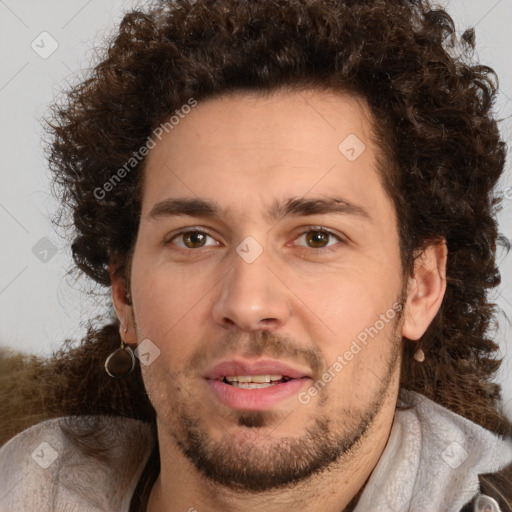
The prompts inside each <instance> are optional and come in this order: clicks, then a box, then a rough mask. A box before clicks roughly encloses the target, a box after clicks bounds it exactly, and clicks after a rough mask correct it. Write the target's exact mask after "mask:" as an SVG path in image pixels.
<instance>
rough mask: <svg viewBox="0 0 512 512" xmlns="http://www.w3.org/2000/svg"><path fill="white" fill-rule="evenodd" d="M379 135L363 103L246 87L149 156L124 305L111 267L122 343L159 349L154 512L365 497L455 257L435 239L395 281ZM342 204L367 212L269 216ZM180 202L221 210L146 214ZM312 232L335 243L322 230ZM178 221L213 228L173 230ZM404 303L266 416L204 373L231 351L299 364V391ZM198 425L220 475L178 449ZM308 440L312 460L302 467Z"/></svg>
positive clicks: (152, 368) (204, 108)
mask: <svg viewBox="0 0 512 512" xmlns="http://www.w3.org/2000/svg"><path fill="white" fill-rule="evenodd" d="M371 126H372V117H371V114H370V112H369V110H368V108H367V106H366V104H365V103H364V102H363V101H361V100H357V99H355V98H354V97H351V96H348V95H345V94H341V93H326V92H318V91H313V90H308V91H303V92H300V93H297V92H293V93H292V92H284V91H281V92H277V93H272V94H271V95H269V96H268V97H261V96H256V95H250V94H248V93H243V94H242V93H240V94H233V95H230V96H224V97H221V98H216V99H214V100H210V101H206V102H200V103H199V104H198V106H197V107H195V108H194V109H193V110H192V112H191V113H189V114H188V115H187V116H186V117H185V118H184V119H182V120H181V122H180V124H179V125H177V126H176V127H175V128H174V130H172V131H171V132H170V133H169V134H167V135H165V136H164V138H163V139H162V140H161V141H160V142H158V143H157V145H156V147H155V148H154V149H153V150H151V152H150V154H149V155H148V157H147V160H146V168H145V179H144V187H143V201H142V213H141V219H140V226H139V231H138V235H137V240H136V244H135V249H134V254H133V260H132V265H131V274H130V277H131V282H130V294H131V304H129V303H127V301H126V299H125V297H124V293H123V282H122V280H121V279H120V278H118V277H114V273H113V272H112V276H113V278H112V294H113V300H114V306H115V309H116V312H117V314H118V316H119V318H120V320H121V323H122V325H121V334H122V337H123V339H124V340H125V341H126V342H127V343H129V344H131V345H132V346H135V345H136V344H137V343H140V342H141V341H142V340H145V339H149V340H151V342H152V343H153V344H154V345H155V346H156V347H158V349H159V350H160V354H159V356H158V357H157V358H156V359H155V360H154V361H153V362H152V363H151V364H150V365H148V366H146V365H141V366H142V372H143V378H144V383H145V386H146V389H147V392H148V395H149V397H150V400H151V401H152V403H153V405H154V407H155V410H156V412H157V426H158V439H159V446H160V457H161V472H160V475H159V477H158V480H157V481H156V483H155V485H154V487H153V489H152V492H151V496H150V501H149V505H148V510H149V511H150V512H157V511H164V510H166V511H169V510H184V511H185V510H194V509H195V510H197V511H199V512H201V511H202V510H208V511H240V510H253V511H259V510H265V511H270V512H277V511H284V510H290V508H291V507H296V506H298V505H300V507H301V510H302V511H304V512H313V511H320V510H321V511H322V512H325V511H333V512H334V511H337V512H339V511H341V510H345V509H346V507H347V506H348V505H349V503H350V502H351V500H353V499H354V497H356V498H355V499H357V495H358V492H360V491H361V490H362V489H363V487H364V485H365V482H366V481H367V480H368V478H369V476H370V475H371V472H372V470H373V469H374V467H375V466H376V464H377V462H378V460H379V458H380V456H381V454H382V452H383V450H384V448H385V446H386V442H387V439H388V436H389V433H390V430H391V427H392V422H393V417H394V412H395V406H396V401H397V395H398V390H399V369H400V362H401V345H402V343H403V342H402V337H406V338H408V339H409V340H417V339H419V338H420V337H421V335H422V334H423V333H424V332H425V330H426V329H427V327H428V325H429V324H430V322H431V321H432V319H433V318H434V316H435V314H436V313H437V311H438V310H439V307H440V305H441V302H442V298H443V295H444V292H445V286H446V258H447V252H446V245H445V244H444V243H440V244H437V245H432V246H430V247H428V248H427V249H426V250H425V251H424V252H423V253H422V254H419V255H417V259H416V264H415V270H414V275H413V276H410V277H407V278H404V277H403V272H402V267H401V260H400V251H399V239H398V232H397V228H396V215H395V210H394V207H393V204H392V202H391V200H390V199H389V197H388V196H387V195H386V193H385V191H384V189H383V188H382V185H381V181H380V179H379V175H378V173H377V169H376V159H377V155H378V148H377V146H376V145H375V143H374V142H373V141H372V132H371ZM349 134H355V135H357V137H358V138H359V139H360V140H361V141H363V143H364V144H365V150H364V151H363V152H362V153H361V154H360V155H359V156H358V158H356V159H355V160H354V161H349V159H347V158H346V157H345V156H344V154H342V152H340V151H339V149H338V146H339V144H340V142H342V141H343V140H344V139H345V138H346V137H347V136H348V135H349ZM332 197H338V198H343V199H344V200H345V201H347V202H349V203H351V204H353V205H357V206H359V207H361V208H362V209H364V210H365V211H366V212H367V216H364V215H357V214H353V213H347V212H345V213H321V214H320V213H315V214H308V215H300V216H293V215H287V216H285V217H282V218H270V216H269V215H268V212H269V211H270V209H271V207H272V205H273V204H274V202H275V201H281V202H285V201H286V200H288V199H289V198H303V199H326V198H332ZM177 198H180V199H194V198H196V199H197V198H200V199H204V200H209V201H215V202H216V204H217V205H218V206H219V208H220V210H221V212H220V213H219V215H216V216H214V217H206V216H190V215H177V216H176V215H174V216H169V215H159V216H152V215H151V211H152V210H154V207H155V205H157V204H158V203H160V202H162V201H165V200H167V199H177ZM320 227H321V228H322V229H327V230H330V231H331V232H332V233H334V235H333V236H325V235H322V234H319V233H317V231H318V229H319V228H320ZM184 228H187V229H189V230H192V231H194V230H196V231H202V232H203V233H206V234H207V235H208V236H207V237H206V236H202V235H201V234H197V233H196V234H195V235H193V236H195V238H184V237H183V234H182V236H178V233H179V232H180V231H181V230H183V229H184ZM248 236H250V237H252V238H253V239H255V240H256V241H257V242H258V244H259V245H260V246H261V248H262V253H261V254H260V255H259V256H258V257H257V258H256V259H255V260H254V261H253V262H252V263H248V262H247V261H245V260H244V259H243V258H242V257H241V256H240V253H238V252H237V250H236V249H237V247H238V246H239V245H240V244H241V242H242V241H244V240H245V239H246V237H248ZM187 243H188V246H187ZM201 244H203V245H201ZM242 247H244V245H242ZM245 247H246V246H245ZM251 250H252V249H251ZM111 268H112V270H114V269H115V262H113V263H112V266H111ZM400 297H402V299H403V312H402V313H403V314H402V315H401V316H400V317H399V316H398V315H397V316H395V317H394V318H393V320H391V321H388V322H386V323H385V324H384V327H383V328H382V329H380V330H379V331H378V334H377V335H375V336H374V337H373V338H370V339H369V341H368V343H367V344H366V345H365V346H363V345H361V343H359V345H361V347H362V349H361V350H360V351H359V352H358V353H357V354H356V355H354V357H353V358H351V360H350V361H347V364H346V365H344V366H343V368H342V370H341V371H338V372H335V376H334V377H333V378H331V379H330V381H329V382H328V384H327V385H326V386H325V387H323V388H322V389H321V391H319V392H318V393H317V394H316V395H315V396H312V397H310V400H309V402H308V403H301V401H300V400H299V399H298V395H294V396H292V397H288V398H286V399H285V400H283V401H281V402H279V403H277V404H275V405H273V406H272V407H270V408H268V409H266V410H262V411H256V412H254V411H253V412H247V411H241V410H234V409H233V408H230V407H227V406H226V405H224V404H222V403H220V402H219V401H218V400H217V398H216V397H215V396H214V395H213V394H212V392H211V390H210V388H209V386H208V385H207V384H206V381H205V379H204V378H203V377H204V374H205V372H206V371H207V370H208V369H209V368H211V367H212V366H214V365H215V364H216V363H218V362H220V361H222V360H225V359H231V358H232V357H235V356H243V357H245V358H248V359H250V360H254V361H257V360H259V359H261V358H263V357H268V358H272V359H277V360H279V361H282V362H285V363H287V364H289V365H291V366H292V367H294V368H300V369H302V370H307V371H308V373H309V375H310V376H311V379H310V380H309V381H306V382H305V383H304V386H303V388H302V389H301V391H307V390H308V389H309V388H310V387H311V385H312V384H313V383H314V382H316V381H318V379H321V378H322V375H324V374H325V372H326V371H327V370H328V368H329V367H332V365H333V364H334V363H335V362H336V361H337V358H338V356H340V355H343V354H345V352H346V351H347V350H350V347H351V343H352V342H353V340H356V339H357V336H358V334H360V333H361V332H363V331H364V330H365V328H368V327H370V326H374V325H375V323H376V321H377V320H378V319H379V315H382V314H385V313H386V312H389V311H390V310H392V306H393V304H394V303H396V302H397V300H399V299H400ZM380 318H382V317H380ZM427 357H428V355H427ZM338 360H339V359H338ZM302 396H304V395H302ZM321 426H323V430H322V429H321ZM308 431H309V432H312V433H313V434H314V435H313V436H310V437H308ZM190 432H193V433H194V434H196V435H197V436H198V438H199V439H200V441H199V444H200V445H201V446H202V448H203V454H204V453H206V454H207V455H209V456H210V457H211V459H210V463H211V465H212V466H213V471H215V468H227V469H226V471H224V472H221V471H220V472H219V475H216V474H210V475H205V474H204V471H201V470H200V468H198V467H197V466H198V465H199V464H196V463H194V460H193V458H192V457H191V456H187V455H186V451H187V448H190V446H191V443H192V441H191V439H190V438H191V436H190V435H189V434H190ZM329 443H330V444H329ZM340 446H341V447H342V448H341V449H340V450H339V453H337V454H336V455H337V457H336V458H335V459H334V460H330V461H326V460H323V466H322V467H321V468H316V469H314V470H312V469H311V468H312V467H313V461H314V459H315V457H316V458H317V462H318V459H321V456H320V452H321V450H322V447H323V448H325V449H327V451H329V450H330V451H331V452H332V451H333V447H336V448H337V447H340ZM306 447H311V448H312V450H313V448H315V449H318V453H316V454H313V455H311V457H310V458H309V459H308V450H306ZM194 449H197V446H196V447H195V448H194ZM287 450H288V451H287ZM192 451H193V450H192ZM220 454H222V456H221V455H220ZM219 457H221V458H219ZM324 459H325V457H324ZM240 461H242V463H243V464H242V469H243V467H245V468H246V470H247V471H249V474H250V475H252V476H251V478H249V479H248V482H247V481H246V482H243V480H239V481H235V480H236V479H235V478H234V477H233V475H234V474H236V471H235V470H236V469H237V464H238V465H240V464H241V462H240ZM294 463H295V464H296V465H300V464H302V468H301V470H302V473H301V474H302V476H301V477H300V478H296V479H295V481H294V482H292V483H288V484H286V482H280V481H279V478H276V479H275V482H274V483H273V482H272V478H269V477H268V475H270V474H271V473H272V471H274V472H275V474H278V475H283V474H286V471H287V469H289V468H290V467H293V466H294ZM308 465H309V466H308ZM320 465H321V464H320ZM308 467H309V469H310V472H309V473H308V471H307V468H308ZM230 469H233V473H232V474H231V480H229V478H230V474H229V470H230ZM251 471H252V473H251ZM226 473H227V475H226ZM264 475H267V477H266V479H265V478H264ZM296 476H297V475H296ZM222 479H224V480H222ZM353 503H354V501H353Z"/></svg>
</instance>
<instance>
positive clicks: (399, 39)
mask: <svg viewBox="0 0 512 512" xmlns="http://www.w3.org/2000/svg"><path fill="white" fill-rule="evenodd" d="M456 48H462V52H456V51H455V49H456ZM473 48H474V33H473V32H472V31H467V32H466V33H465V34H464V36H463V37H462V38H457V37H456V33H455V28H454V23H453V21H452V19H451V17H450V16H449V15H448V14H447V13H446V12H445V11H444V10H442V9H439V8H434V7H432V6H431V5H430V3H429V1H428V0H344V1H341V0H267V1H266V0H252V1H250V0H197V1H193V0H176V1H172V0H166V1H160V2H158V3H157V4H155V5H154V6H151V7H150V8H148V9H145V10H144V11H142V10H141V11H135V12H130V13H128V14H126V15H125V16H124V19H123V20H122V22H121V25H120V28H119V31H118V33H117V34H116V36H115V37H114V38H113V39H112V41H111V42H110V44H109V46H108V49H107V51H106V53H105V55H104V56H103V60H102V61H101V62H100V63H99V64H98V65H97V66H96V67H95V69H94V70H93V71H92V73H91V74H90V76H89V78H88V79H86V80H85V81H83V82H82V83H80V84H78V85H76V86H75V87H74V88H72V89H71V90H70V91H69V92H68V94H67V98H66V101H64V102H63V103H61V104H57V105H55V106H54V108H53V112H52V114H53V115H52V118H51V119H49V121H48V123H49V134H50V136H51V137H52V143H51V147H50V151H49V161H50V167H51V170H52V172H53V176H54V185H55V191H56V193H57V194H58V195H59V197H60V199H61V201H62V204H63V208H64V210H63V212H64V213H67V212H71V213H72V216H73V226H74V233H73V242H72V252H73V257H74V260H75V262H76V265H77V266H78V268H79V269H80V270H81V271H83V272H84V273H85V274H86V275H88V276H89V277H91V278H92V279H93V280H94V281H96V282H97V283H99V284H101V285H103V286H109V285H110V282H111V281H110V275H109V268H108V266H109V263H111V262H112V261H113V260H114V259H115V260H116V261H117V262H118V263H119V268H118V272H121V273H122V275H123V276H124V277H125V279H126V288H127V290H129V271H130V268H129V267H130V255H131V251H132V250H133V247H134V244H135V239H136V233H137V228H138V221H139V215H140V205H141V181H142V177H143V172H144V163H145V160H144V159H141V160H140V161H137V162H136V163H135V164H134V165H133V166H132V168H131V169H130V170H129V171H128V172H125V173H124V174H123V178H122V180H119V182H116V183H115V186H112V187H110V188H109V190H108V192H105V193H102V194H101V196H102V197H99V194H98V190H105V189H104V184H105V183H107V182H109V180H112V176H113V175H114V174H115V173H116V171H117V170H119V169H121V168H123V166H125V164H126V162H127V161H129V160H130V158H132V157H133V155H134V153H135V152H137V151H138V150H139V148H141V147H143V146H144V145H145V144H146V143H147V140H148V136H150V134H151V133H152V132H153V130H154V129H155V128H156V127H157V126H159V125H160V124H161V123H163V122H165V121H167V120H168V118H169V116H170V115H171V114H172V113H173V112H175V111H177V110H178V109H180V107H181V106H182V105H184V104H187V102H188V101H189V100H190V98H195V100H197V101H198V102H200V101H202V100H206V99H210V98H213V97H216V96H219V95H223V94H228V93H231V92H240V91H242V92H243V91H247V92H249V91H250V92H253V93H254V92H256V93H261V94H268V93H271V92H273V91H277V90H279V89H287V90H296V91H300V90H304V89H308V88H312V89H316V90H319V91H327V90H329V91H338V92H349V93H351V94H355V95H357V96H358V97H361V98H363V99H364V100H365V101H366V102H367V103H368V105H369V106H370V109H371V111H372V113H373V119H374V131H375V134H376V138H377V141H378V144H379V147H380V149H381V152H382V155H383V158H382V161H381V162H380V169H379V170H380V176H381V179H382V182H383V184H384V187H385V190H386V192H387V193H388V195H389V197H390V198H391V199H392V201H393V203H394V205H395V208H396V212H397V218H398V226H397V228H398V231H399V236H400V249H401V256H402V263H403V268H404V271H405V272H406V273H408V274H409V275H411V273H412V271H413V264H414V258H413V254H414V253H415V251H416V250H418V249H420V250H421V249H423V248H425V247H426V246H428V245H429V244H431V243H433V242H437V241H440V240H443V239H444V240H446V243H447V247H448V266H447V288H446V294H445V297H444V300H443V303H442V306H441V309H440V311H439V312H438V314H437V316H436V318H435V319H434V321H433V322H432V324H431V325H430V327H429V329H428V330H427V332H426V333H425V334H424V336H423V337H422V338H421V340H420V341H419V343H420V345H421V347H422V349H423V350H424V351H425V353H426V354H427V358H426V360H425V361H424V362H423V363H422V364H417V363H415V362H414V360H413V357H412V354H413V351H414V350H415V348H416V347H414V345H413V343H404V349H403V350H404V358H403V367H402V373H401V385H402V386H403V387H406V388H408V389H411V390H414V391H417V392H419V393H422V394H423V395H426V396H427V397H429V398H431V399H433V400H435V401H436V402H438V403H440V404H442V405H444V406H445V407H447V408H449V409H451V410H452V411H454V412H456V413H458V414H461V415H463V416H465V417H466V418H468V419H470V420H472V421H474V422H476V423H478V424H480V425H482V426H484V427H486V428H488V429H490V430H493V431H494V432H497V433H499V434H501V435H510V433H511V426H510V423H509V422H508V421H507V420H506V418H505V417H504V415H503V413H502V411H501V397H500V386H499V385H498V384H496V383H494V382H493V381H492V378H493V377H494V375H495V374H496V372H497V370H498V368H499V365H500V360H499V359H498V358H497V350H498V346H497V345H496V343H495V342H494V341H493V340H492V339H491V338H490V336H489V331H490V328H491V327H493V326H494V322H495V321H496V320H495V316H496V305H495V304H493V303H492V302H491V301H490V300H489V298H488V291H489V290H491V289H492V288H494V287H496V286H497V285H498V284H499V282H500V274H499V271H498V268H497V265H496V250H497V243H505V241H504V239H503V238H502V237H500V236H499V233H498V230H497V221H496V212H497V209H498V207H499V203H500V199H501V198H500V197H499V196H498V195H497V193H496V191H495V185H496V183H497V181H498V179H499V178H500V176H501V174H502V172H503V168H504V161H505V153H506V151H505V149H506V148H505V144H504V142H503V141H502V140H501V139H500V135H499V132H498V128H497V123H496V121H495V119H494V118H493V111H492V108H493V104H494V100H495V97H496V92H497V78H496V76H495V73H494V71H493V70H492V69H491V68H489V67H487V66H483V65H478V64H475V63H473V62H472V59H471V50H472V49H473ZM456 53H459V54H458V55H456ZM61 213H62V212H61ZM62 218H66V217H61V219H62ZM102 333H104V334H105V336H102ZM107 338H108V339H110V340H112V339H113V340H114V341H115V343H114V342H113V343H112V345H115V344H116V343H118V342H120V339H119V335H118V334H117V330H116V329H112V326H111V325H110V326H106V327H105V328H104V329H103V330H101V329H100V330H97V331H94V332H92V333H90V334H89V336H88V337H87V338H86V340H84V344H87V343H89V344H90V343H91V340H94V342H95V343H102V339H107ZM106 345H107V344H106V343H105V346H106ZM84 346H85V345H84ZM134 382H135V381H134ZM136 382H137V383H138V385H139V386H142V383H141V381H140V379H139V377H137V380H136ZM105 385H106V386H108V384H105ZM138 393H139V395H140V396H145V394H144V390H143V389H141V388H138ZM146 400H147V399H146ZM102 410H103V409H102ZM124 410H125V411H129V412H128V413H127V414H133V409H130V408H127V409H124ZM144 410H146V409H144ZM147 411H152V409H151V407H147ZM152 414H154V411H153V412H148V416H151V415H152ZM502 503H503V504H504V503H505V501H503V502H502ZM507 510H508V509H507ZM511 510H512V507H511Z"/></svg>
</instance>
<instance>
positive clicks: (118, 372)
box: [105, 340, 135, 379]
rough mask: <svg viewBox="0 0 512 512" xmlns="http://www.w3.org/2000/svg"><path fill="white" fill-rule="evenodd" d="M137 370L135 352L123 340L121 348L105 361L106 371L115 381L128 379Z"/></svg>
mask: <svg viewBox="0 0 512 512" xmlns="http://www.w3.org/2000/svg"><path fill="white" fill-rule="evenodd" d="M134 368H135V355H134V353H133V350H132V349H131V348H130V347H129V346H128V345H127V344H126V343H125V342H124V341H123V340H121V347H120V348H118V349H116V350H114V352H112V354H110V355H109V356H108V357H107V359H106V361H105V371H106V372H107V374H108V375H109V377H112V378H113V379H122V378H124V377H128V375H130V373H132V372H133V370H134Z"/></svg>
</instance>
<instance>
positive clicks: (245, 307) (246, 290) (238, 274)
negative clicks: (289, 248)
mask: <svg viewBox="0 0 512 512" xmlns="http://www.w3.org/2000/svg"><path fill="white" fill-rule="evenodd" d="M268 263H269V262H268V259H267V257H266V255H265V251H264V252H263V254H262V255H261V256H259V258H257V259H256V261H253V262H252V263H247V262H246V261H244V260H243V259H242V258H241V257H239V255H238V254H236V253H235V254H234V257H233V267H232V270H231V272H228V274H227V275H226V276H225V277H224V279H223V280H222V281H221V284H220V287H221V290H220V294H219V296H218V298H217V299H216V301H215V304H214V306H213V318H214V321H215V322H216V323H217V324H219V325H221V326H222V327H225V328H233V327H238V328H240V329H242V330H244V331H253V330H258V329H259V330H274V329H278V328H279V327H282V326H283V325H285V324H286V322H287V321H288V318H289V316H290V300H289V299H290V297H289V295H290V293H291V292H290V290H289V289H288V288H287V287H286V285H285V284H284V283H283V281H281V280H280V279H279V278H278V273H277V272H276V271H275V270H274V271H273V270H271V269H270V267H269V265H268Z"/></svg>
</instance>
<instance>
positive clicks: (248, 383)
mask: <svg viewBox="0 0 512 512" xmlns="http://www.w3.org/2000/svg"><path fill="white" fill-rule="evenodd" d="M289 380H292V379H291V377H286V376H285V375H233V376H231V375H230V376H225V377H223V378H221V379H220V381H221V382H224V384H229V385H230V386H233V387H236V388H242V389H263V388H268V387H271V386H275V385H276V384H282V383H284V382H288V381H289Z"/></svg>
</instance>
